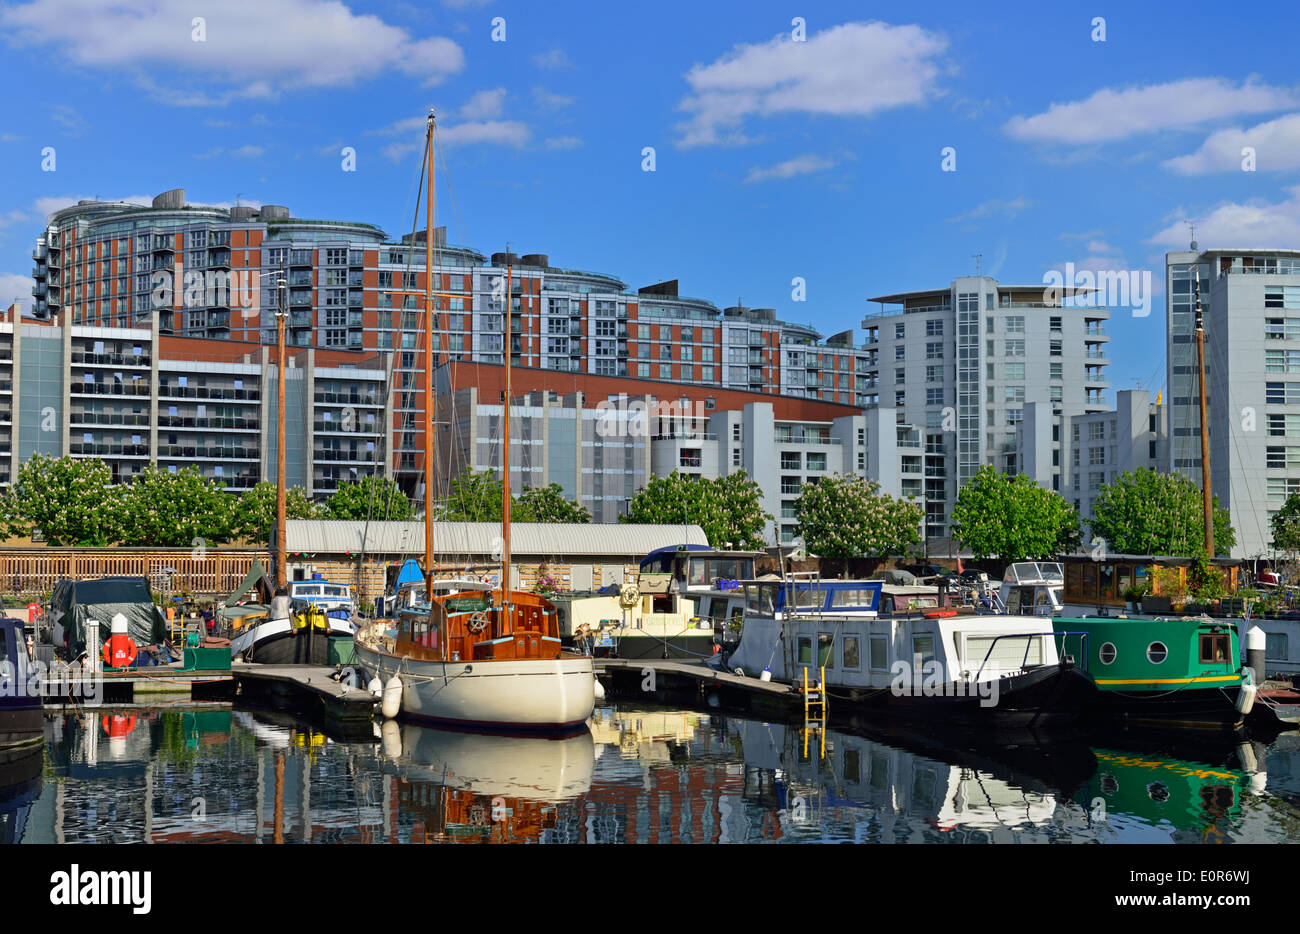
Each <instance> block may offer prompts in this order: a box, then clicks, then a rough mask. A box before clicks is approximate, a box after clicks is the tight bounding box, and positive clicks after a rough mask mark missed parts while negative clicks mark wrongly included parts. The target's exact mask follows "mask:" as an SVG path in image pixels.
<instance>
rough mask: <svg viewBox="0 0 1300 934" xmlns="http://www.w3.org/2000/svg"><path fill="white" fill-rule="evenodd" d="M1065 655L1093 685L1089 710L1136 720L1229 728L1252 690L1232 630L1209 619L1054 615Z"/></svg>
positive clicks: (1249, 699)
mask: <svg viewBox="0 0 1300 934" xmlns="http://www.w3.org/2000/svg"><path fill="white" fill-rule="evenodd" d="M1053 626H1054V627H1055V630H1056V632H1057V633H1058V637H1059V638H1060V639H1061V641H1062V649H1061V652H1062V654H1063V655H1073V656H1074V657H1075V658H1076V659H1077V660H1078V661H1077V662H1076V664H1078V666H1079V667H1080V668H1081V669H1082V670H1083V671H1084V672H1085V673H1086V674H1087V675H1088V676H1089V678H1091V680H1092V682H1093V684H1094V685H1095V686H1096V688H1097V691H1096V694H1095V695H1093V699H1092V702H1091V704H1090V707H1091V710H1090V712H1091V713H1092V714H1093V715H1094V716H1095V718H1097V719H1102V720H1109V721H1115V720H1119V721H1122V722H1125V723H1133V724H1154V725H1161V726H1176V727H1187V728H1192V729H1231V728H1233V727H1235V726H1237V725H1238V724H1239V723H1241V721H1242V719H1243V717H1244V716H1245V714H1247V713H1249V712H1250V707H1251V704H1252V703H1253V701H1254V694H1255V690H1254V687H1253V686H1251V685H1250V673H1249V671H1248V670H1246V669H1245V667H1244V666H1243V665H1242V663H1241V647H1240V645H1239V643H1238V638H1237V630H1236V628H1235V627H1234V626H1232V625H1231V624H1230V623H1228V622H1225V621H1223V620H1215V619H1211V618H1209V617H1182V618H1159V617H1158V618H1155V619H1126V618H1124V617H1104V616H1078V617H1067V616H1058V617H1055V618H1054V619H1053Z"/></svg>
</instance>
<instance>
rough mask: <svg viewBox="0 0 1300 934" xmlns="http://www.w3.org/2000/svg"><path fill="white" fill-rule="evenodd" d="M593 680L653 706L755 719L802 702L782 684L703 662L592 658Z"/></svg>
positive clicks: (796, 708)
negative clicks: (722, 710)
mask: <svg viewBox="0 0 1300 934" xmlns="http://www.w3.org/2000/svg"><path fill="white" fill-rule="evenodd" d="M594 663H595V669H596V676H597V677H598V678H600V679H601V680H602V681H605V682H608V683H609V684H610V686H611V690H612V692H613V693H615V694H617V695H618V696H619V697H622V698H628V699H633V698H637V697H641V698H645V699H647V700H653V701H654V702H655V703H669V704H676V703H683V704H688V705H698V704H700V703H701V701H703V703H704V704H705V705H706V706H718V707H726V708H728V709H732V710H739V711H744V712H746V713H751V714H755V715H758V716H767V717H772V718H786V717H790V716H792V715H793V714H795V713H799V714H800V715H802V710H803V698H802V697H801V696H800V695H799V694H798V693H797V692H796V691H795V690H794V689H793V688H791V687H790V685H788V684H780V683H777V682H775V681H762V680H760V679H758V678H747V677H745V676H743V675H736V674H732V673H731V672H727V671H715V670H714V669H712V668H710V667H708V666H707V665H705V664H704V663H703V662H689V661H682V660H679V659H656V658H597V659H594Z"/></svg>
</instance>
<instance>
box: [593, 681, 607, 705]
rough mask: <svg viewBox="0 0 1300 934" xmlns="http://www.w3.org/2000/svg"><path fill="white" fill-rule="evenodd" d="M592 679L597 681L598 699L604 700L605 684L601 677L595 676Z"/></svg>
mask: <svg viewBox="0 0 1300 934" xmlns="http://www.w3.org/2000/svg"><path fill="white" fill-rule="evenodd" d="M592 680H593V681H595V682H596V700H604V699H605V685H603V684H601V683H600V679H599V678H593V679H592Z"/></svg>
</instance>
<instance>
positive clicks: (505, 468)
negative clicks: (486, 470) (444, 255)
mask: <svg viewBox="0 0 1300 934" xmlns="http://www.w3.org/2000/svg"><path fill="white" fill-rule="evenodd" d="M509 249H510V247H509V245H507V246H506V250H507V259H506V343H505V352H506V353H505V356H506V395H505V400H504V401H505V404H504V405H503V406H502V407H501V437H502V442H501V538H502V542H503V545H504V547H503V549H502V552H501V605H502V606H504V605H505V604H506V603H507V602H509V594H510V351H511V349H512V348H511V346H510V283H511V280H512V279H513V278H514V270H515V266H514V263H513V262H512V261H511V260H510V258H509V252H508V251H509Z"/></svg>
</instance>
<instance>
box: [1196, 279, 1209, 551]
mask: <svg viewBox="0 0 1300 934" xmlns="http://www.w3.org/2000/svg"><path fill="white" fill-rule="evenodd" d="M1193 268H1194V269H1195V270H1196V370H1197V381H1198V382H1199V383H1200V386H1201V500H1202V508H1203V509H1204V511H1205V554H1206V556H1207V557H1210V558H1213V557H1214V507H1213V502H1214V500H1213V497H1212V495H1211V491H1210V431H1209V429H1210V419H1209V415H1208V412H1207V405H1206V401H1205V316H1204V314H1203V312H1202V310H1201V272H1200V268H1199V267H1195V266H1194V267H1193Z"/></svg>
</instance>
